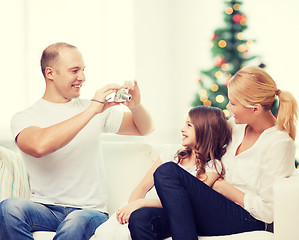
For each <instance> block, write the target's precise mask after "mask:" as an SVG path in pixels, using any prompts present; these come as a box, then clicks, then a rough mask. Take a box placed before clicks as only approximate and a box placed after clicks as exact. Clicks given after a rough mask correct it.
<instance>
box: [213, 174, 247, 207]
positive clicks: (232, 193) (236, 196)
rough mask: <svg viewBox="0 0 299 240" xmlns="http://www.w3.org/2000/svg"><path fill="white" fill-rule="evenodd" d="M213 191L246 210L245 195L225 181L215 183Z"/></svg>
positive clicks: (219, 180) (220, 180)
mask: <svg viewBox="0 0 299 240" xmlns="http://www.w3.org/2000/svg"><path fill="white" fill-rule="evenodd" d="M213 189H214V190H215V191H216V192H219V193H220V194H222V195H223V196H225V197H226V198H228V199H230V200H231V201H233V202H235V203H237V204H239V205H240V206H242V207H243V208H244V197H245V193H243V192H242V191H240V190H239V189H237V188H235V187H234V186H233V185H231V184H229V183H228V182H226V181H225V180H223V179H218V180H217V181H215V183H214V184H213Z"/></svg>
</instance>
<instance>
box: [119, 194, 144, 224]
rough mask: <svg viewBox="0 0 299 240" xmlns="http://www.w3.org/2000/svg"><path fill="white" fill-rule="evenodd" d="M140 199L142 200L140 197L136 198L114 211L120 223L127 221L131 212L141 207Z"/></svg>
mask: <svg viewBox="0 0 299 240" xmlns="http://www.w3.org/2000/svg"><path fill="white" fill-rule="evenodd" d="M140 200H142V199H138V200H136V201H134V202H131V203H129V204H127V205H126V206H124V207H123V208H121V209H118V210H117V212H116V219H117V220H118V221H119V222H120V223H121V224H125V223H127V222H129V218H130V215H131V213H132V212H134V211H135V210H137V209H139V208H141V204H140V202H141V201H140Z"/></svg>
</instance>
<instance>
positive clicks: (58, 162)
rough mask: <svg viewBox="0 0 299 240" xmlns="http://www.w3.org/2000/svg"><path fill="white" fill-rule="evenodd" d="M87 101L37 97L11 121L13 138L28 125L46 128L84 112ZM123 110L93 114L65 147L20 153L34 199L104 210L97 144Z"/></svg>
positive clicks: (118, 120) (114, 127) (116, 125)
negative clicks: (39, 154) (37, 155)
mask: <svg viewBox="0 0 299 240" xmlns="http://www.w3.org/2000/svg"><path fill="white" fill-rule="evenodd" d="M89 104H90V101H89V100H82V99H79V98H76V99H72V100H71V101H70V102H67V103H51V102H48V101H45V100H43V99H40V100H39V101H38V102H36V103H35V104H34V105H33V106H31V107H29V108H27V109H26V110H24V111H22V112H19V113H17V114H16V115H15V116H14V117H13V119H12V121H11V130H12V134H13V137H14V138H16V137H17V135H18V134H19V133H20V132H21V131H22V130H24V129H25V128H27V127H30V126H37V127H41V128H46V127H50V126H53V125H55V124H58V123H60V122H63V121H65V120H68V119H70V118H71V117H73V116H75V115H77V114H79V113H81V112H82V111H84V110H85V109H86V108H87V107H88V106H89ZM122 117H123V113H122V112H121V111H117V110H115V109H113V108H110V109H107V110H106V111H104V112H103V113H100V114H98V115H96V116H95V117H94V118H93V119H91V121H90V122H89V123H88V124H87V125H86V126H85V127H84V128H83V129H82V130H81V131H80V132H79V133H78V134H77V136H76V137H75V138H74V139H73V140H72V141H71V142H70V143H68V144H67V145H66V146H64V147H62V148H61V149H59V150H57V151H55V152H53V153H51V154H48V155H46V156H44V157H41V158H35V157H32V156H30V155H28V154H25V153H23V152H22V156H23V159H24V162H25V165H26V168H27V171H28V173H29V176H30V187H31V197H30V199H31V200H32V201H35V202H39V203H43V204H53V205H60V206H68V207H77V208H83V209H95V210H99V211H102V212H107V197H108V195H107V190H106V184H105V172H104V167H103V157H102V150H101V147H100V136H101V133H108V132H109V133H116V132H118V130H119V127H120V125H121V122H122Z"/></svg>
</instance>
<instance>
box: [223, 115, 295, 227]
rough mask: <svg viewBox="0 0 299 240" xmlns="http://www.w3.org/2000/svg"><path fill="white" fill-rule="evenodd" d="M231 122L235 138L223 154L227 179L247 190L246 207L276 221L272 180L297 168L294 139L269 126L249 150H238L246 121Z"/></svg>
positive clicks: (282, 176)
mask: <svg viewBox="0 0 299 240" xmlns="http://www.w3.org/2000/svg"><path fill="white" fill-rule="evenodd" d="M229 123H230V125H231V126H232V134H233V135H232V142H231V143H230V144H229V146H228V149H227V152H226V154H225V155H224V156H223V157H222V162H223V164H224V168H225V171H226V173H225V176H224V179H225V180H226V181H227V182H229V183H230V184H232V185H233V186H235V187H236V188H238V189H239V190H241V191H242V192H244V193H245V198H244V208H245V209H246V210H247V211H248V212H249V213H250V214H251V215H252V216H253V217H255V218H256V219H259V220H261V221H263V222H266V223H271V222H273V183H274V182H275V181H276V180H277V179H281V178H285V177H289V176H290V175H292V172H293V171H294V168H295V164H294V160H295V143H294V141H293V139H292V138H291V137H290V136H289V135H288V133H287V132H285V131H280V130H278V129H277V127H276V126H274V127H271V128H268V129H266V130H265V131H264V132H263V133H262V134H261V135H260V137H259V138H258V140H257V141H256V142H255V144H254V145H253V146H252V147H251V148H250V149H248V150H246V151H244V152H242V153H240V154H238V155H237V156H236V151H237V149H238V147H239V145H240V144H241V142H242V140H243V138H244V133H245V128H246V124H235V122H234V118H233V117H232V118H231V119H230V120H229Z"/></svg>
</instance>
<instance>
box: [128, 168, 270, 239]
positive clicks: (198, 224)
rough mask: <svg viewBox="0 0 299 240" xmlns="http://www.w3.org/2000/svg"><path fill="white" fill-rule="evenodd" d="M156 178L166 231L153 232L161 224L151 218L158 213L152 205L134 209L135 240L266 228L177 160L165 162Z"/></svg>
mask: <svg viewBox="0 0 299 240" xmlns="http://www.w3.org/2000/svg"><path fill="white" fill-rule="evenodd" d="M154 180H155V187H156V190H157V192H158V195H159V198H160V200H161V202H162V205H163V216H164V219H165V220H163V221H160V223H161V224H163V225H164V226H162V227H161V229H166V232H162V233H161V232H160V233H159V236H158V235H155V234H153V233H152V232H153V229H157V226H155V227H154V226H153V224H151V222H150V221H149V220H150V219H153V218H154V217H155V216H154V215H155V214H156V213H155V212H154V211H153V210H152V209H151V208H144V209H143V210H140V211H136V212H134V213H132V216H131V218H130V220H129V228H130V231H131V236H132V239H133V240H141V239H142V240H144V239H146V240H150V239H162V238H160V236H161V235H163V234H164V235H166V236H168V235H171V236H172V238H173V240H186V239H188V240H197V239H198V237H197V236H219V235H229V234H234V233H240V232H245V231H254V230H265V223H263V222H261V221H258V220H256V219H255V218H254V217H252V216H251V215H250V214H249V213H248V212H247V211H246V210H245V209H244V208H242V207H241V206H239V205H238V204H236V203H234V202H232V201H230V200H229V199H227V198H225V197H224V196H223V195H221V194H219V193H217V192H216V191H214V190H213V189H212V188H210V187H209V186H207V185H206V184H205V183H203V182H202V181H200V180H198V179H197V178H196V177H194V176H192V175H191V174H190V173H188V172H187V171H185V170H184V169H182V168H181V167H179V166H178V165H177V164H175V163H173V162H168V163H165V164H163V165H161V166H160V167H159V168H158V169H157V170H156V172H155V173H154ZM141 214H142V216H139V215H141ZM160 214H161V213H160ZM145 216H149V217H145ZM156 216H159V214H156ZM156 224H157V222H156ZM165 224H166V225H167V227H165ZM130 226H131V227H130ZM144 229H146V230H144ZM162 231H163V230H162ZM167 231H169V232H170V234H169V232H167Z"/></svg>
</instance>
